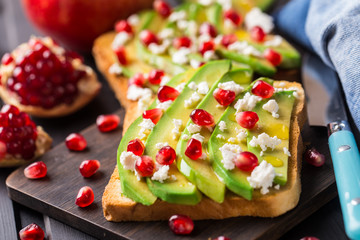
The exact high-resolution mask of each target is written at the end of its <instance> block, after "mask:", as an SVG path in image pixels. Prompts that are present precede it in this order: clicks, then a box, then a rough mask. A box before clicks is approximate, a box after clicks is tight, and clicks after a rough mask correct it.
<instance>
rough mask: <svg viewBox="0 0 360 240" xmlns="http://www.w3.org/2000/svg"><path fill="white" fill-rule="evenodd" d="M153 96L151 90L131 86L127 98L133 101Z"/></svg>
mask: <svg viewBox="0 0 360 240" xmlns="http://www.w3.org/2000/svg"><path fill="white" fill-rule="evenodd" d="M148 94H151V95H152V91H151V89H150V88H141V87H138V86H136V85H130V86H129V88H128V91H127V95H126V98H127V99H129V100H132V101H137V100H139V99H140V98H141V97H142V96H143V95H148Z"/></svg>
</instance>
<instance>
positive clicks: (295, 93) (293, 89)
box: [274, 87, 300, 98]
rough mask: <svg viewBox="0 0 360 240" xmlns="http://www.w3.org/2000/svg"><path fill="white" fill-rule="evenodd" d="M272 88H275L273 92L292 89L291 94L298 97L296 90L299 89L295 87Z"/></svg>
mask: <svg viewBox="0 0 360 240" xmlns="http://www.w3.org/2000/svg"><path fill="white" fill-rule="evenodd" d="M274 90H275V93H277V92H283V91H294V92H293V96H294V97H295V98H299V97H300V96H299V93H298V90H299V89H297V88H296V87H289V88H274Z"/></svg>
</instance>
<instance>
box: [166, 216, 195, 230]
mask: <svg viewBox="0 0 360 240" xmlns="http://www.w3.org/2000/svg"><path fill="white" fill-rule="evenodd" d="M169 227H170V229H171V231H173V233H175V234H179V235H187V234H190V233H191V232H192V231H193V229H194V222H193V221H192V220H191V218H189V217H188V216H185V215H173V216H171V217H170V219H169Z"/></svg>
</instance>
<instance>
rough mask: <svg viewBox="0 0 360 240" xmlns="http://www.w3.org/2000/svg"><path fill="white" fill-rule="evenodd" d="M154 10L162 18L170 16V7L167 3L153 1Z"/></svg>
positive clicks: (158, 0)
mask: <svg viewBox="0 0 360 240" xmlns="http://www.w3.org/2000/svg"><path fill="white" fill-rule="evenodd" d="M154 9H155V11H156V12H157V13H159V14H160V15H161V16H163V17H165V18H166V17H168V16H169V15H170V14H171V7H170V5H169V4H168V3H166V2H165V1H162V0H156V1H154Z"/></svg>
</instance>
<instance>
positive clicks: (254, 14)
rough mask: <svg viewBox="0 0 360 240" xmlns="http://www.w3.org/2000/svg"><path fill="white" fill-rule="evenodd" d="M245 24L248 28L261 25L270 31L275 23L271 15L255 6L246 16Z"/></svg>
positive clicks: (266, 30)
mask: <svg viewBox="0 0 360 240" xmlns="http://www.w3.org/2000/svg"><path fill="white" fill-rule="evenodd" d="M245 26H246V28H247V29H248V30H251V29H252V28H253V27H255V26H259V27H261V28H262V29H263V30H264V32H266V33H270V32H271V31H272V30H273V28H274V23H273V18H272V17H271V16H269V15H267V14H266V13H263V12H262V11H261V10H260V9H259V8H253V9H251V11H250V12H248V13H247V14H246V16H245Z"/></svg>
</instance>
